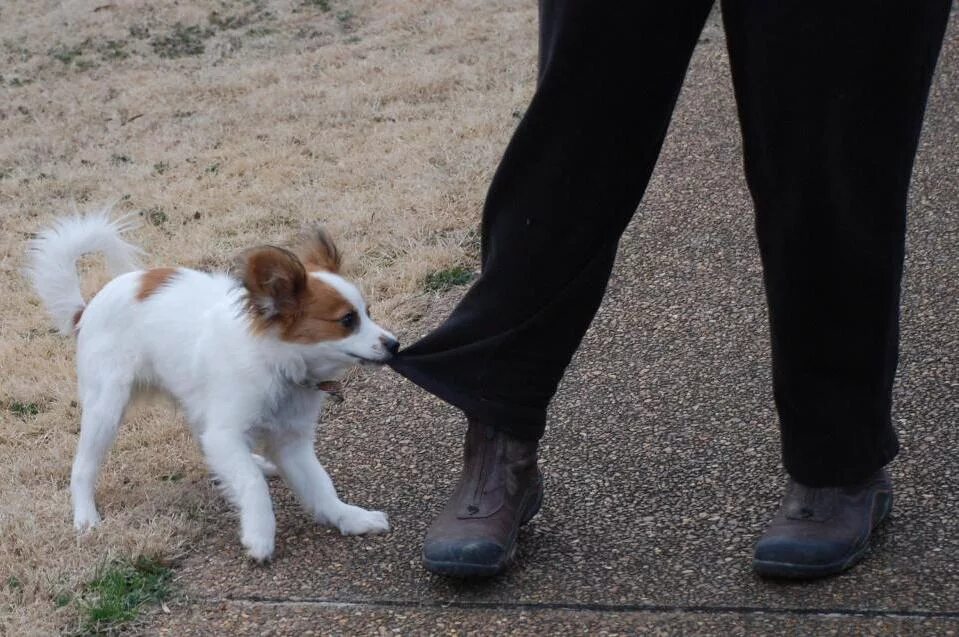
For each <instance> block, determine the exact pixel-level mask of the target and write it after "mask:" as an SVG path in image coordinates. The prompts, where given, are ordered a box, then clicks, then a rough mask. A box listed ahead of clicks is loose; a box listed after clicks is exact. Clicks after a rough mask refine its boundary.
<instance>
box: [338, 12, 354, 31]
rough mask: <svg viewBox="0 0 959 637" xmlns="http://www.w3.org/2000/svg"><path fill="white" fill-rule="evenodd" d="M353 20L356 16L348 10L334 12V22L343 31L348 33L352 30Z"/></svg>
mask: <svg viewBox="0 0 959 637" xmlns="http://www.w3.org/2000/svg"><path fill="white" fill-rule="evenodd" d="M355 18H356V14H355V13H353V12H352V11H350V10H349V9H346V10H344V11H337V12H336V21H337V22H339V23H340V27H341V28H342V29H343V30H344V31H349V30H351V29H352V28H353V20H354V19H355Z"/></svg>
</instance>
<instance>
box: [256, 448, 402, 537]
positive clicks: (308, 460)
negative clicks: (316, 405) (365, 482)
mask: <svg viewBox="0 0 959 637" xmlns="http://www.w3.org/2000/svg"><path fill="white" fill-rule="evenodd" d="M271 452H272V453H271V455H272V456H273V460H274V461H275V462H276V464H277V467H278V468H279V470H280V474H281V475H282V476H283V479H284V480H285V481H286V483H287V484H288V485H289V486H290V489H292V490H293V493H294V494H296V497H297V499H298V500H299V501H300V503H301V504H302V505H303V508H304V509H306V511H307V512H308V513H309V514H310V515H312V516H313V519H314V520H316V521H317V522H319V523H320V524H326V525H329V526H334V527H336V528H337V529H339V531H340V533H342V534H343V535H364V534H366V533H386V532H387V531H389V530H390V523H389V519H388V518H387V517H386V514H385V513H383V512H382V511H367V510H366V509H363V508H360V507H358V506H353V505H352V504H346V503H345V502H343V501H341V500H340V498H339V497H338V496H337V495H336V489H335V488H334V487H333V481H332V480H330V476H329V474H327V473H326V470H325V469H324V468H323V465H321V464H320V461H319V459H318V458H317V457H316V452H315V451H314V450H313V437H312V435H309V434H303V435H302V436H295V437H290V438H285V439H284V440H282V441H274V442H273V443H272V444H271Z"/></svg>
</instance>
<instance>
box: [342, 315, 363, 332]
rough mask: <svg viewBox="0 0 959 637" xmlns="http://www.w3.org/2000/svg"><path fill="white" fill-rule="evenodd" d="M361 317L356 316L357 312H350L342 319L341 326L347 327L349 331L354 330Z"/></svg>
mask: <svg viewBox="0 0 959 637" xmlns="http://www.w3.org/2000/svg"><path fill="white" fill-rule="evenodd" d="M358 318H359V317H358V316H357V315H356V312H350V313H349V314H347V315H345V316H344V317H343V318H341V319H340V325H342V326H343V327H345V328H346V329H348V330H351V329H353V328H354V327H355V326H356V322H357V319H358Z"/></svg>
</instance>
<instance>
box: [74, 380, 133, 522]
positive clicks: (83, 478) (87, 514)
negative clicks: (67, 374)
mask: <svg viewBox="0 0 959 637" xmlns="http://www.w3.org/2000/svg"><path fill="white" fill-rule="evenodd" d="M131 389H132V385H131V382H130V381H120V380H117V379H116V378H113V379H110V382H106V380H105V379H103V380H100V379H98V381H97V382H95V384H94V385H93V386H90V385H86V386H84V388H83V390H82V392H81V393H82V395H81V400H82V403H83V405H82V408H83V415H82V416H81V419H80V441H79V442H78V444H77V455H76V457H75V458H74V460H73V471H72V472H71V475H70V496H71V498H72V500H73V526H74V528H76V530H77V531H84V530H86V529H89V528H91V527H94V526H96V525H97V524H99V523H100V514H99V513H97V506H96V502H95V498H94V494H95V491H96V483H97V476H98V475H99V473H100V466H101V465H102V464H103V460H104V458H105V457H106V454H107V452H108V451H109V450H110V446H111V445H112V444H113V441H114V440H115V439H116V435H117V429H118V428H119V427H120V421H121V420H123V412H124V410H125V409H126V406H127V403H128V402H129V401H130V393H131Z"/></svg>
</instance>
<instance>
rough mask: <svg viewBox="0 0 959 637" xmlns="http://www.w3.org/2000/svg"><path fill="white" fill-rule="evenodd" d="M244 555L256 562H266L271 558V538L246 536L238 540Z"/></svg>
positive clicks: (272, 545) (272, 544)
mask: <svg viewBox="0 0 959 637" xmlns="http://www.w3.org/2000/svg"><path fill="white" fill-rule="evenodd" d="M240 541H241V542H242V543H243V547H244V548H245V549H246V554H247V555H249V556H250V559H253V560H255V561H257V562H266V561H269V560H270V559H271V558H272V557H273V548H274V543H273V536H262V535H261V536H246V535H244V536H243V538H242V539H241V540H240Z"/></svg>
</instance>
